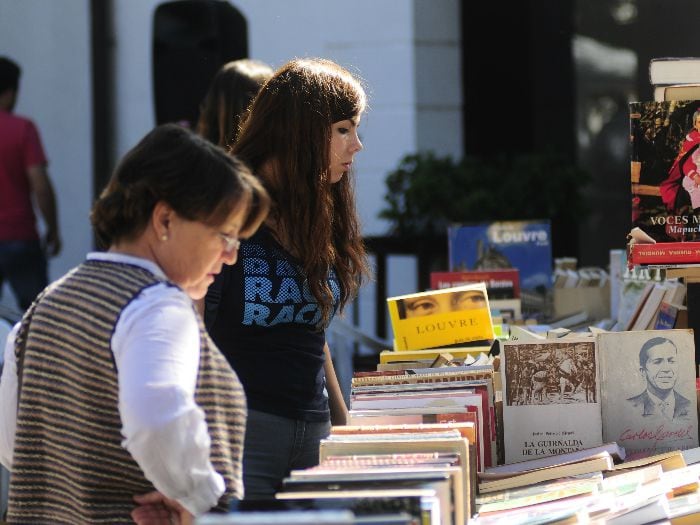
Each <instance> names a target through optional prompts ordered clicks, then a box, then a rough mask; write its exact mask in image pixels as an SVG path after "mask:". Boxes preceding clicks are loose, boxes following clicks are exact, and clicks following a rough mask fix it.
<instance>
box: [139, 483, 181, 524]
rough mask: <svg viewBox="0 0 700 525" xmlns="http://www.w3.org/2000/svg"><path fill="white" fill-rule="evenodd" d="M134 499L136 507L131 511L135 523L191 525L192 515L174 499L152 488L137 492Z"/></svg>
mask: <svg viewBox="0 0 700 525" xmlns="http://www.w3.org/2000/svg"><path fill="white" fill-rule="evenodd" d="M134 501H135V502H136V503H138V507H136V508H135V509H134V510H132V511H131V517H132V518H133V520H134V523H136V524H137V525H192V524H193V523H194V516H193V515H192V514H190V513H189V512H188V511H187V509H185V507H183V506H182V505H180V504H179V503H178V502H177V501H175V500H174V499H170V498H166V497H165V496H163V494H161V493H160V492H158V491H157V490H154V491H153V492H148V493H146V494H137V495H135V496H134Z"/></svg>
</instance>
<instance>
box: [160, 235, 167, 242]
mask: <svg viewBox="0 0 700 525" xmlns="http://www.w3.org/2000/svg"><path fill="white" fill-rule="evenodd" d="M160 240H161V241H167V240H168V236H167V235H165V234H163V235H161V236H160Z"/></svg>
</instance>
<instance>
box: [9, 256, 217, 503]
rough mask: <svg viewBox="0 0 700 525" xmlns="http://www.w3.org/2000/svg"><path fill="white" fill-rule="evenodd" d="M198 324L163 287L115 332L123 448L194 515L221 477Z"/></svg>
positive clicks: (148, 293)
mask: <svg viewBox="0 0 700 525" xmlns="http://www.w3.org/2000/svg"><path fill="white" fill-rule="evenodd" d="M88 259H93V260H103V261H114V262H124V263H129V264H133V265H136V266H140V267H142V268H145V269H147V270H149V271H150V272H152V273H153V274H154V275H157V276H161V277H165V276H164V274H163V271H162V270H161V269H160V268H159V267H158V266H157V265H156V264H155V263H154V262H152V261H148V260H145V259H141V258H137V257H132V256H127V255H123V254H116V253H103V252H100V253H90V254H89V255H88ZM18 329H19V323H18V324H17V325H15V327H14V328H13V330H12V332H11V333H10V335H9V336H8V338H7V343H6V346H5V354H4V355H5V364H4V368H3V372H2V378H0V421H2V425H0V463H2V464H3V465H5V467H7V468H8V469H10V470H11V469H12V449H13V447H14V438H15V429H16V423H17V422H16V417H17V366H16V362H15V356H14V340H15V337H16V334H17V331H18ZM199 345H200V340H199V327H198V323H197V318H196V316H195V314H194V311H193V305H192V301H191V299H190V298H189V297H188V296H187V295H186V294H185V293H184V292H183V291H182V290H180V289H179V288H176V287H174V286H168V285H166V284H158V285H156V286H152V287H150V288H147V289H145V290H144V291H143V292H142V293H141V294H140V295H139V296H138V297H136V298H135V299H134V300H133V301H132V302H131V303H129V305H127V306H126V308H124V311H123V312H122V315H121V316H120V318H119V320H118V321H117V324H116V326H115V329H114V334H113V335H112V341H111V346H112V352H113V353H114V359H115V362H116V365H117V370H118V371H119V373H118V380H119V413H120V416H121V419H122V423H123V427H122V435H123V436H124V440H123V441H122V445H123V446H124V447H125V448H126V449H127V450H128V451H129V452H130V453H131V455H132V456H133V458H134V459H135V460H136V462H137V463H138V465H139V466H140V467H141V469H142V470H143V472H144V474H145V476H146V478H147V479H148V480H149V481H151V482H152V483H153V485H154V486H155V487H156V489H157V490H159V491H160V492H161V493H163V494H164V495H166V496H167V497H170V498H173V499H176V500H177V501H178V502H180V503H181V504H182V505H183V506H184V507H185V508H186V509H187V510H189V511H190V512H192V513H193V514H195V515H197V514H201V513H203V512H206V511H208V510H209V509H210V508H211V507H213V506H214V505H216V503H217V501H218V499H219V497H220V496H221V495H222V494H223V492H224V488H225V486H224V480H223V477H222V476H221V475H220V474H218V473H217V472H216V471H215V470H214V467H213V466H212V464H211V462H210V460H209V449H210V447H209V443H210V439H209V432H208V429H207V424H206V421H205V419H204V412H203V411H202V409H201V408H199V407H198V406H197V405H196V403H195V401H194V391H195V385H196V381H197V372H198V370H199V349H200V346H199Z"/></svg>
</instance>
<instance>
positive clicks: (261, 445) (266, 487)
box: [243, 410, 331, 499]
mask: <svg viewBox="0 0 700 525" xmlns="http://www.w3.org/2000/svg"><path fill="white" fill-rule="evenodd" d="M330 429H331V423H330V421H324V422H316V421H314V422H309V421H299V420H296V419H289V418H286V417H281V416H276V415H274V414H268V413H266V412H260V411H258V410H248V420H247V423H246V434H245V445H244V448H243V484H244V486H245V499H272V498H274V496H275V493H276V492H278V491H279V490H280V488H281V486H282V480H283V479H284V478H286V477H287V476H288V475H289V471H290V470H298V469H305V468H309V467H313V466H315V465H318V451H319V444H320V442H321V439H323V438H325V437H327V436H328V434H329V433H330Z"/></svg>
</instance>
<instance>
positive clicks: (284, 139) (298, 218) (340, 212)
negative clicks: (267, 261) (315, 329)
mask: <svg viewBox="0 0 700 525" xmlns="http://www.w3.org/2000/svg"><path fill="white" fill-rule="evenodd" d="M365 106H366V96H365V91H364V89H363V88H362V85H361V84H360V82H359V81H358V80H357V79H356V78H355V77H353V76H352V75H351V74H350V73H349V72H348V71H347V70H345V69H344V68H342V67H340V66H339V65H338V64H336V63H334V62H331V61H330V60H324V59H318V58H309V59H297V60H292V61H290V62H288V63H287V64H285V65H284V66H282V67H281V68H280V69H279V70H278V71H276V72H275V74H274V75H273V77H272V78H271V79H270V80H268V81H267V82H266V83H265V84H264V85H263V87H262V88H261V89H260V92H259V93H258V95H257V96H256V97H255V100H254V101H253V104H252V106H251V108H250V111H249V113H248V115H247V117H246V119H245V120H244V121H243V123H242V125H241V132H240V135H239V137H238V140H237V142H236V143H235V144H234V146H233V149H232V151H233V153H234V154H235V155H237V156H239V157H240V158H241V159H242V160H244V161H246V162H247V163H248V164H249V165H250V166H251V168H252V170H253V172H254V173H255V174H256V175H258V176H260V177H261V178H262V180H263V183H264V185H265V188H266V189H267V190H268V192H269V193H270V196H271V198H272V202H273V206H272V209H271V211H270V213H271V218H272V221H273V223H274V224H275V228H276V232H277V234H278V235H279V236H280V237H281V240H282V241H283V243H285V245H286V247H287V248H288V249H290V250H291V252H292V253H293V254H295V255H296V256H297V257H298V258H299V260H300V263H301V266H302V268H303V271H304V272H305V275H306V277H307V279H308V282H309V288H310V289H311V292H312V293H313V295H314V297H315V298H316V300H317V302H318V303H319V306H320V308H321V312H322V318H323V322H324V323H323V324H325V322H327V321H328V320H329V319H330V316H331V314H332V311H333V304H332V303H333V298H332V293H331V289H330V287H329V286H328V283H327V280H326V279H327V277H328V271H329V269H330V268H334V269H335V271H336V273H337V276H338V279H339V281H340V283H341V288H342V291H341V301H340V309H341V310H342V308H343V307H344V306H345V305H346V304H347V302H348V301H349V300H351V299H352V298H354V297H355V296H356V294H357V291H358V289H359V287H360V285H361V284H362V281H363V279H364V277H365V276H366V275H367V273H368V271H367V261H366V256H365V249H364V245H363V243H362V238H361V234H360V224H359V220H358V217H357V212H356V209H355V189H354V181H353V179H352V178H351V177H349V176H344V177H343V178H342V179H341V181H340V182H338V183H336V184H331V183H330V173H329V166H330V151H329V149H330V140H331V127H332V124H333V123H335V122H338V121H341V120H346V119H351V118H355V117H357V116H359V115H360V114H361V113H362V112H363V111H364V109H365ZM268 162H269V165H270V166H271V169H269V170H265V173H264V174H263V173H261V171H260V167H261V166H262V165H263V164H265V163H268Z"/></svg>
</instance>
